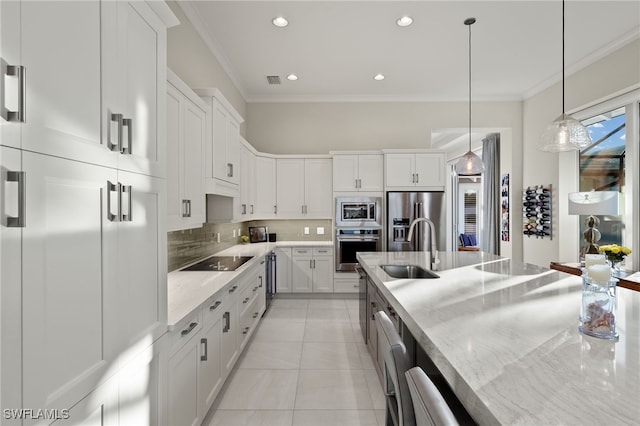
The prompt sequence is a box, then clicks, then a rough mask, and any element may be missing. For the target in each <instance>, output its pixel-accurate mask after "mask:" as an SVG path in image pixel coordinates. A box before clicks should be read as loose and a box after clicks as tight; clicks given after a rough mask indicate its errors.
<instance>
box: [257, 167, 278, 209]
mask: <svg viewBox="0 0 640 426" xmlns="http://www.w3.org/2000/svg"><path fill="white" fill-rule="evenodd" d="M256 183H257V185H256V214H255V216H256V218H257V219H272V218H274V217H275V215H276V159H275V158H268V157H263V156H260V155H258V156H257V157H256Z"/></svg>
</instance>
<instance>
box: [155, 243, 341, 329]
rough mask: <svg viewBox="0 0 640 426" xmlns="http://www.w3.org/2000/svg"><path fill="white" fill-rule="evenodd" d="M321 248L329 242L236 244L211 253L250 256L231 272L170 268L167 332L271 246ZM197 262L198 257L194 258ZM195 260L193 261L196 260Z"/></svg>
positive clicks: (229, 282) (168, 277) (330, 244)
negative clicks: (171, 269)
mask: <svg viewBox="0 0 640 426" xmlns="http://www.w3.org/2000/svg"><path fill="white" fill-rule="evenodd" d="M296 246H304V247H312V246H313V247H325V246H333V242H332V241H277V242H275V243H254V244H238V245H235V246H233V247H230V248H228V249H226V250H223V251H221V252H218V253H211V255H220V256H254V258H253V259H251V260H250V261H248V262H247V263H245V264H244V265H242V266H241V267H240V268H238V269H236V270H235V271H222V272H216V271H180V270H177V271H172V272H169V274H168V276H167V305H168V306H167V326H168V329H169V330H170V331H171V330H173V329H174V328H175V327H176V324H178V323H180V322H181V321H182V320H184V319H185V318H186V317H187V316H190V315H192V314H193V313H194V312H195V311H197V310H198V309H199V308H200V307H201V306H202V305H204V304H205V303H206V302H207V301H208V300H209V299H211V298H212V297H214V296H215V295H216V294H217V293H218V292H219V291H221V290H224V289H225V288H227V287H228V286H230V285H231V283H233V282H235V281H236V280H238V279H240V277H241V276H242V274H243V273H244V272H245V271H247V270H249V269H251V268H252V267H253V266H254V265H255V264H256V262H260V261H261V260H262V257H264V256H265V255H266V254H267V253H268V252H270V251H271V250H273V249H274V248H275V247H296ZM198 261H199V260H198ZM198 261H195V262H193V263H197V262H198ZM187 266H189V265H187Z"/></svg>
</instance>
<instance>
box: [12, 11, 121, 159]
mask: <svg viewBox="0 0 640 426" xmlns="http://www.w3.org/2000/svg"><path fill="white" fill-rule="evenodd" d="M3 3H4V2H3ZM9 3H13V2H9ZM12 6H13V7H15V6H17V7H19V8H20V14H19V15H18V16H17V17H15V21H14V22H12V23H10V24H9V23H8V22H7V20H9V18H10V17H9V16H7V17H5V16H4V11H5V8H7V6H6V5H5V4H3V5H2V9H3V17H2V26H3V27H4V25H5V24H9V28H8V30H9V31H10V30H11V28H12V26H13V25H18V26H19V30H18V31H19V38H20V54H21V56H20V58H11V54H10V53H11V52H10V50H8V49H5V46H6V41H5V40H3V41H2V44H3V46H2V56H3V59H4V60H5V61H7V63H8V64H9V65H23V66H24V67H25V69H26V91H25V94H26V95H25V96H26V100H25V123H24V124H23V125H22V127H23V129H22V144H21V146H22V148H23V149H26V150H30V151H34V152H40V153H47V154H51V155H57V156H60V157H65V158H71V159H76V160H81V161H85V162H89V163H93V164H102V165H108V166H113V165H115V164H116V161H117V158H116V156H115V155H113V154H112V153H111V152H109V151H108V150H107V149H106V148H105V147H104V146H102V145H101V143H100V142H101V138H100V117H101V113H100V95H101V94H100V75H101V73H100V3H99V2H98V1H83V2H46V1H43V2H30V1H23V2H19V3H18V2H16V3H15V4H14V5H11V4H10V5H9V7H12ZM10 10H11V9H7V11H10ZM2 33H3V37H4V34H5V29H4V28H3V29H2ZM18 60H19V61H20V62H17V63H16V62H14V61H18ZM3 67H4V65H3ZM3 75H4V73H3ZM16 88H17V78H8V79H7V89H8V91H7V94H6V95H7V98H8V99H7V100H8V101H9V105H7V107H8V108H9V109H12V110H16V109H17V96H16V94H17V93H16V90H15V89H16ZM11 104H13V106H11Z"/></svg>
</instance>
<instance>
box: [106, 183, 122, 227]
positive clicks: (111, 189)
mask: <svg viewBox="0 0 640 426" xmlns="http://www.w3.org/2000/svg"><path fill="white" fill-rule="evenodd" d="M118 185H120V184H117V185H116V184H113V183H111V182H110V181H107V219H108V220H109V222H118V221H119V220H120V213H119V212H117V213H116V214H113V213H112V212H111V193H112V192H116V193H117V194H118V199H120V196H119V194H120V192H119V187H118Z"/></svg>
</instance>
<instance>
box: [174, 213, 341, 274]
mask: <svg viewBox="0 0 640 426" xmlns="http://www.w3.org/2000/svg"><path fill="white" fill-rule="evenodd" d="M250 226H265V227H267V231H268V232H269V233H275V234H276V238H277V240H278V241H332V239H333V228H332V221H331V220H330V219H326V220H320V219H318V220H256V221H252V222H240V223H222V224H220V223H205V224H204V225H203V226H202V227H201V228H195V229H187V230H184V231H172V232H168V233H167V266H168V270H169V271H173V270H176V269H180V268H181V267H183V266H186V265H188V264H189V263H192V262H194V261H196V260H198V259H202V258H204V257H207V256H210V255H212V254H215V253H217V252H220V251H222V250H224V249H227V248H229V247H232V246H234V245H236V244H239V243H240V238H239V235H238V229H239V230H240V235H248V234H249V227H250ZM305 230H307V231H308V234H305ZM218 234H220V242H218V240H217V236H218ZM234 234H235V236H234Z"/></svg>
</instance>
